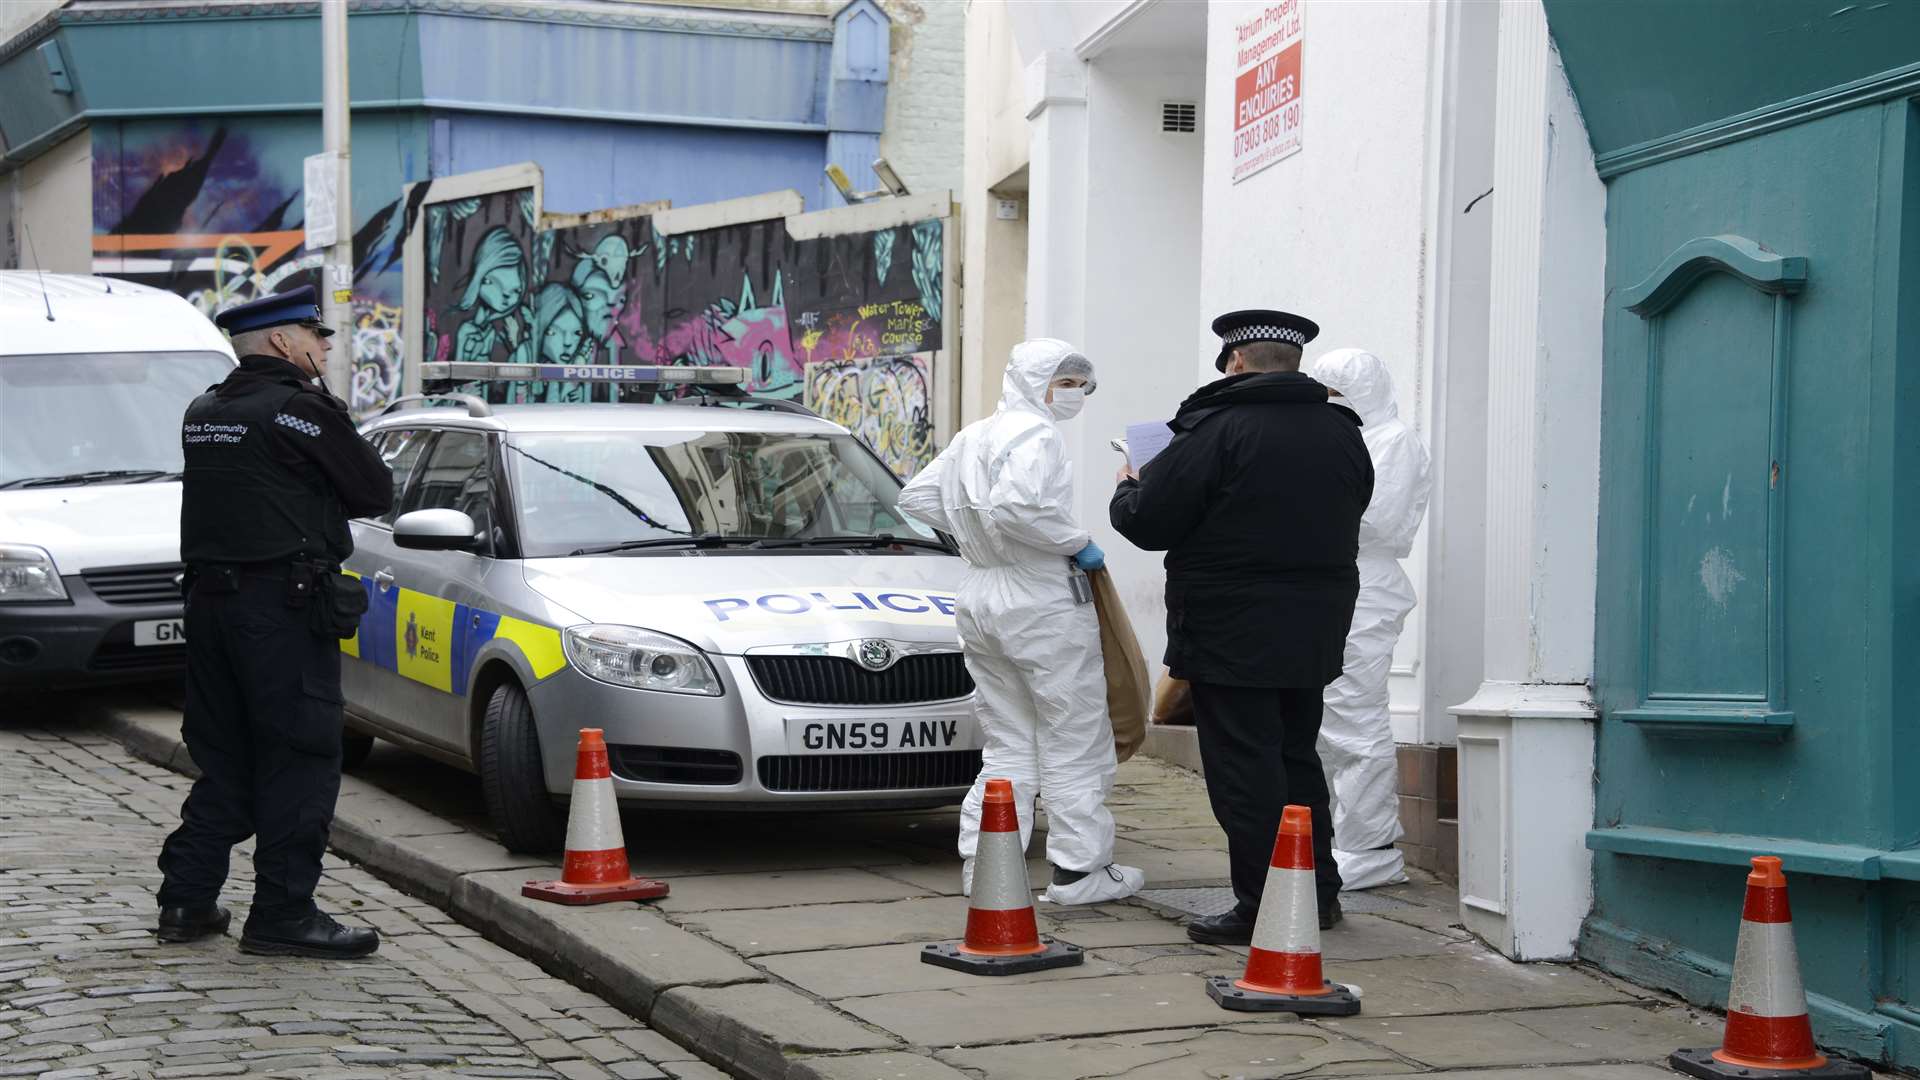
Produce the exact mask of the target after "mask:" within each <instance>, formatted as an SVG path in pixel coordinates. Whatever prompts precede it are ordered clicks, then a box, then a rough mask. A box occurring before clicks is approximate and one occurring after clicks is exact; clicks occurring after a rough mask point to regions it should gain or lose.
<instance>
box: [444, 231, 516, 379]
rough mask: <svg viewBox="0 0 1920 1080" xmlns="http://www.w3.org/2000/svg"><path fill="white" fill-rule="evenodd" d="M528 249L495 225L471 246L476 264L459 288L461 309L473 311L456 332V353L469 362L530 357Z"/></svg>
mask: <svg viewBox="0 0 1920 1080" xmlns="http://www.w3.org/2000/svg"><path fill="white" fill-rule="evenodd" d="M526 261H527V258H526V253H525V252H523V251H521V250H520V243H519V241H517V240H515V239H514V238H513V234H512V233H510V232H508V231H507V229H506V226H504V225H496V226H494V227H493V228H491V229H488V230H487V232H486V234H485V235H483V236H481V237H480V243H479V245H478V246H476V247H475V248H474V251H473V269H471V270H469V271H468V272H467V280H466V283H465V285H464V286H463V287H462V289H461V292H460V304H459V308H460V310H461V311H465V312H471V313H472V314H471V315H470V316H469V317H468V318H467V320H466V321H465V322H463V323H461V324H460V328H459V329H458V330H456V331H454V335H453V358H454V359H455V360H466V361H487V360H496V359H497V360H507V361H511V362H524V361H525V359H526V351H527V350H526V345H527V339H526V329H525V327H524V326H523V325H522V319H523V318H524V317H525V314H526V313H525V309H524V308H523V307H522V306H521V303H520V300H521V298H522V297H524V296H525V295H526Z"/></svg>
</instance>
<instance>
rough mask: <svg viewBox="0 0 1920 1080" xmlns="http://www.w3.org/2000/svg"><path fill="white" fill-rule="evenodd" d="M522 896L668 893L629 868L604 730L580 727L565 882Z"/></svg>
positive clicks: (527, 889) (573, 900)
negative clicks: (636, 874)
mask: <svg viewBox="0 0 1920 1080" xmlns="http://www.w3.org/2000/svg"><path fill="white" fill-rule="evenodd" d="M520 895H522V896H531V897H533V898H534V899H535V900H551V901H553V902H554V903H556V904H604V903H607V902H608V901H610V900H654V899H657V898H659V897H662V896H665V895H667V885H666V883H665V882H662V881H654V880H653V879H651V878H637V877H634V876H633V874H632V873H631V872H630V871H629V870H628V869H627V842H626V840H625V839H623V838H622V837H621V835H620V807H619V804H618V803H616V802H615V801H614V798H613V770H612V769H610V768H608V767H607V740H606V736H605V734H604V733H603V732H602V731H601V730H600V729H599V728H592V727H590V728H581V729H580V755H579V758H578V760H577V763H576V764H575V765H574V769H573V800H572V803H571V805H569V806H568V808H567V855H566V861H565V862H564V863H563V864H562V865H561V869H560V880H559V881H529V882H527V883H526V885H525V886H523V887H522V888H521V889H520Z"/></svg>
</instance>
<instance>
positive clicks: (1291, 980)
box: [1207, 806, 1360, 1016]
mask: <svg viewBox="0 0 1920 1080" xmlns="http://www.w3.org/2000/svg"><path fill="white" fill-rule="evenodd" d="M1207 996H1208V997H1210V998H1212V999H1213V1000H1214V1002H1215V1003H1217V1004H1218V1005H1219V1006H1220V1007H1221V1008H1223V1009H1233V1010H1235V1011H1236V1012H1290V1013H1301V1014H1304V1015H1310V1016H1353V1015H1354V1014H1356V1013H1358V1012H1359V1011H1360V998H1359V996H1358V995H1356V994H1355V993H1354V992H1353V991H1352V990H1349V989H1348V988H1346V987H1344V986H1341V985H1340V984H1338V983H1330V982H1328V981H1327V980H1326V979H1325V978H1323V977H1322V976H1321V974H1320V901H1319V898H1318V897H1317V896H1316V895H1315V893H1314V888H1313V811H1311V810H1309V809H1307V808H1306V807H1304V806H1289V807H1287V808H1286V809H1285V810H1283V811H1281V813H1280V832H1279V835H1277V836H1276V837H1274V841H1273V861H1272V862H1270V863H1268V865H1267V890H1266V892H1264V893H1262V894H1261V896H1260V914H1259V915H1258V916H1256V917H1255V918H1254V922H1253V948H1252V949H1251V950H1250V951H1248V953H1247V971H1246V974H1245V975H1243V976H1241V977H1240V978H1238V979H1230V978H1227V977H1226V976H1224V975H1216V976H1213V977H1212V978H1209V979H1208V980H1207Z"/></svg>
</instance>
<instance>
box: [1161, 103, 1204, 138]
mask: <svg viewBox="0 0 1920 1080" xmlns="http://www.w3.org/2000/svg"><path fill="white" fill-rule="evenodd" d="M1199 120H1200V107H1199V106H1198V105H1196V104H1195V103H1193V102H1191V101H1163V102H1161V103H1160V130H1161V131H1162V132H1163V133H1165V134H1168V135H1191V134H1193V133H1194V130H1195V126H1196V125H1197V124H1198V123H1199Z"/></svg>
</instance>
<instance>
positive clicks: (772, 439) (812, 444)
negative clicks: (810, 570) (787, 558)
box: [507, 431, 932, 557]
mask: <svg viewBox="0 0 1920 1080" xmlns="http://www.w3.org/2000/svg"><path fill="white" fill-rule="evenodd" d="M507 459H508V461H509V462H510V463H511V468H512V469H513V479H514V490H513V497H514V505H515V507H516V509H517V511H518V513H519V517H520V522H519V525H520V538H521V544H522V547H523V548H524V549H525V551H526V554H527V555H528V556H531V557H540V556H553V555H565V554H567V553H568V552H571V551H577V550H580V549H582V548H596V547H603V546H606V545H610V544H619V543H624V542H627V541H633V540H653V539H661V540H670V539H671V538H673V537H697V536H726V537H741V538H746V539H787V538H804V537H813V536H820V537H826V536H833V537H845V536H873V535H877V534H879V533H894V534H901V535H920V536H931V535H932V534H931V533H928V532H927V531H926V529H925V528H924V527H922V526H920V525H918V524H916V523H913V522H911V521H909V519H908V518H907V517H906V516H905V515H903V514H901V513H900V510H899V508H898V506H897V504H896V503H897V500H898V498H899V495H900V481H899V480H897V479H895V478H894V476H893V474H892V473H891V472H889V471H888V470H887V467H886V466H885V465H882V464H881V463H880V461H879V459H877V458H875V457H874V456H873V455H872V454H871V453H870V452H868V451H867V449H866V448H865V447H863V446H861V445H859V444H858V443H856V442H855V441H854V439H853V437H852V436H850V435H840V434H826V433H819V434H815V433H804V432H763V431H707V432H701V431H623V432H542V433H528V434H522V435H517V436H515V437H514V438H513V440H512V441H511V442H509V443H508V446H507Z"/></svg>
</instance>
